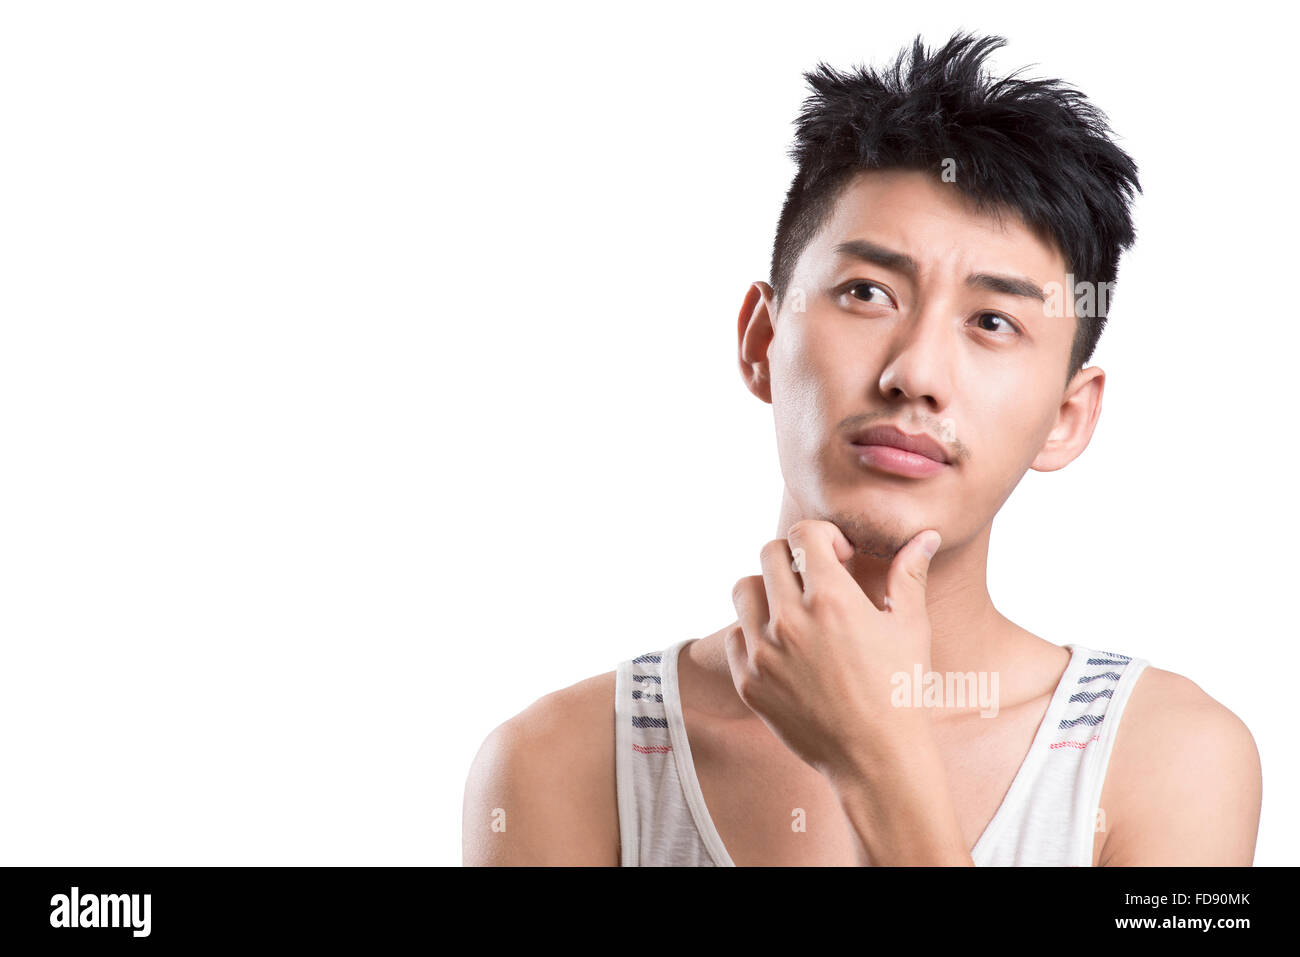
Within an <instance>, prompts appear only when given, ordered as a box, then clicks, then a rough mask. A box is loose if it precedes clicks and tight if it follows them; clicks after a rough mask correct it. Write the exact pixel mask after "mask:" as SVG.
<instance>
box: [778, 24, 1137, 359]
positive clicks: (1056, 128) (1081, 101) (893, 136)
mask: <svg viewBox="0 0 1300 957" xmlns="http://www.w3.org/2000/svg"><path fill="white" fill-rule="evenodd" d="M1005 44H1006V40H1005V39H1003V38H1002V37H996V36H986V37H979V38H976V37H975V36H973V35H971V34H969V33H963V32H958V33H955V34H954V35H953V36H952V38H951V39H950V40H949V41H948V42H947V43H946V44H945V45H944V46H943V47H942V48H940V49H939V50H937V51H933V52H930V51H927V50H926V49H925V47H924V45H923V44H922V42H921V38H920V36H918V37H917V38H916V40H915V41H913V44H912V48H911V57H910V63H906V69H905V68H904V66H905V62H906V61H907V60H908V51H907V49H906V48H904V49H903V50H901V51H900V52H899V54H898V57H897V59H896V60H895V61H894V63H893V65H892V67H888V68H886V69H884V70H882V71H879V72H877V71H876V70H873V69H868V68H866V67H858V68H857V69H856V71H851V72H848V73H840V72H837V71H836V70H834V69H833V68H831V67H830V66H827V65H826V64H825V63H818V64H817V66H816V68H815V69H813V70H812V71H811V72H808V73H805V74H804V78H805V79H806V80H807V81H808V84H809V86H810V87H811V88H812V90H813V93H812V95H811V96H809V97H808V98H807V99H806V100H805V101H804V103H803V109H802V111H801V112H800V115H799V118H798V120H797V121H796V124H797V133H796V138H795V143H794V145H793V146H792V147H791V149H790V157H791V159H793V160H794V161H795V162H796V163H797V164H798V172H797V173H796V175H795V178H794V182H793V183H792V184H791V186H790V190H789V192H788V193H787V194H786V198H785V204H784V206H783V207H782V209H781V217H780V220H779V222H778V224H777V231H776V241H775V243H774V244H773V248H772V277H771V285H772V291H773V295H774V298H775V300H776V307H777V308H778V309H779V307H780V303H781V302H783V301H784V297H785V294H786V291H787V289H788V287H789V285H790V281H791V278H792V276H793V274H794V270H795V265H796V264H797V262H798V260H799V257H800V255H801V254H802V253H803V251H804V249H805V248H806V247H807V245H808V243H809V242H810V241H811V240H812V238H813V237H814V236H815V235H816V234H817V232H818V231H819V230H820V229H821V228H822V226H823V225H824V224H825V222H826V221H827V219H828V218H829V217H830V214H831V213H832V212H833V210H834V207H835V203H836V201H837V200H838V198H839V196H840V194H841V193H842V192H843V189H844V187H845V186H847V185H848V183H849V181H850V180H851V179H852V178H853V176H854V174H856V173H858V172H860V171H862V170H879V169H916V170H923V171H924V170H929V171H932V172H935V173H936V174H938V173H939V172H941V170H942V168H943V166H942V164H943V161H944V160H945V159H951V160H955V163H956V177H955V183H954V185H956V186H957V188H958V189H959V190H961V191H962V193H963V194H965V195H966V196H967V197H968V198H969V199H970V200H972V201H973V202H974V205H975V208H976V209H977V210H979V211H980V212H982V213H988V214H992V215H994V216H996V217H1001V215H1002V214H1003V213H1004V212H1008V211H1009V212H1013V213H1015V214H1017V215H1018V216H1019V217H1020V218H1021V220H1022V221H1023V222H1024V223H1025V224H1026V225H1027V226H1028V227H1029V228H1030V230H1031V231H1033V232H1034V233H1035V234H1036V235H1038V236H1040V237H1041V238H1043V239H1045V240H1048V241H1049V242H1050V243H1051V244H1053V245H1055V247H1056V248H1057V249H1058V250H1059V251H1060V253H1061V255H1062V258H1063V259H1064V260H1065V262H1066V266H1067V270H1068V271H1069V272H1070V273H1072V274H1073V276H1074V279H1075V281H1076V282H1078V281H1084V282H1088V283H1092V284H1097V285H1093V286H1092V288H1093V289H1108V290H1109V289H1110V288H1112V286H1113V284H1114V282H1115V278H1116V275H1117V273H1118V271H1119V257H1120V253H1121V252H1122V251H1123V250H1125V249H1127V248H1128V247H1129V246H1131V245H1132V243H1133V240H1134V238H1135V235H1136V233H1135V230H1134V227H1133V221H1132V216H1131V214H1130V204H1131V202H1132V199H1133V194H1134V190H1136V191H1137V192H1141V191H1142V187H1141V185H1140V184H1139V182H1138V171H1137V166H1136V164H1135V163H1134V162H1133V160H1132V158H1130V157H1129V156H1128V154H1126V153H1125V152H1124V151H1123V150H1121V149H1120V148H1119V147H1118V146H1116V145H1115V144H1114V143H1113V142H1112V141H1111V136H1112V135H1113V133H1112V131H1111V129H1110V126H1109V124H1108V122H1107V119H1106V116H1105V115H1104V114H1103V113H1102V112H1101V111H1100V110H1098V109H1097V108H1096V107H1095V106H1093V105H1092V104H1091V103H1089V102H1088V100H1087V99H1086V98H1085V97H1084V96H1083V94H1082V93H1080V92H1079V91H1078V90H1075V89H1073V88H1071V87H1069V86H1066V85H1065V84H1064V83H1062V82H1061V81H1060V80H1053V79H1034V80H1021V79H1017V78H1016V74H1017V73H1019V72H1021V71H1019V70H1017V71H1016V72H1015V73H1012V74H1011V75H1009V76H1007V77H1005V78H1003V79H994V78H992V77H990V76H988V75H987V74H986V73H985V72H984V70H983V61H984V60H985V58H986V57H987V56H988V54H989V53H991V52H992V51H993V50H996V49H998V48H999V47H1002V46H1004V45H1005ZM1101 283H1107V284H1111V285H1108V286H1105V287H1103V286H1100V285H1099V284H1101ZM1067 294H1068V291H1067ZM1112 298H1113V297H1112ZM1098 305H1100V303H1098ZM1095 311H1096V312H1097V313H1098V314H1096V315H1094V316H1092V317H1091V318H1088V317H1081V318H1079V319H1078V324H1077V326H1076V329H1075V336H1074V344H1073V347H1072V349H1071V352H1070V361H1069V368H1068V373H1067V375H1066V381H1067V382H1068V381H1069V379H1070V378H1072V377H1073V375H1074V373H1076V372H1077V371H1078V370H1079V369H1081V368H1082V367H1083V366H1084V364H1085V363H1086V362H1087V361H1088V360H1089V359H1090V358H1092V354H1093V350H1094V349H1095V348H1096V346H1097V340H1098V339H1100V338H1101V331H1102V329H1103V328H1104V327H1105V324H1106V316H1105V315H1104V313H1103V312H1102V311H1101V310H1095Z"/></svg>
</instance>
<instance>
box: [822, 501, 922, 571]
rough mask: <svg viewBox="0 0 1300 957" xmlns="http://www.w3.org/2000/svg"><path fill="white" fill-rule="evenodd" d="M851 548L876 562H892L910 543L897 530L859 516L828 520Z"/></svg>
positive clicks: (909, 539) (842, 515)
mask: <svg viewBox="0 0 1300 957" xmlns="http://www.w3.org/2000/svg"><path fill="white" fill-rule="evenodd" d="M830 521H831V522H833V523H834V524H835V525H836V526H838V527H839V530H840V531H841V532H843V533H844V537H845V538H847V539H848V540H849V544H851V545H852V546H853V550H854V552H856V553H857V554H859V555H863V556H866V557H867V558H874V559H876V560H878V561H884V562H892V561H893V560H894V556H895V555H897V554H898V553H899V551H900V550H901V549H902V547H903V546H904V545H906V544H907V543H908V542H909V541H911V536H910V535H905V534H903V533H902V531H901V530H899V529H891V528H884V527H881V526H880V525H879V524H876V523H874V522H868V521H866V520H865V519H864V518H863V517H862V516H861V515H858V514H853V513H840V514H836V515H833V516H832V517H831V518H830Z"/></svg>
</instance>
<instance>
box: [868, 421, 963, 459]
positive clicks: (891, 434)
mask: <svg viewBox="0 0 1300 957" xmlns="http://www.w3.org/2000/svg"><path fill="white" fill-rule="evenodd" d="M849 441H850V442H852V443H853V444H854V445H886V446H889V447H891V448H895V449H902V450H903V451H904V452H913V453H915V454H917V455H924V456H925V457H926V458H928V459H933V460H934V461H936V462H943V463H945V464H947V463H949V462H951V461H952V459H951V457H950V456H949V455H948V453H947V452H946V451H945V450H944V447H943V446H942V445H940V444H939V443H938V442H937V441H935V440H934V439H932V438H931V437H930V436H928V435H926V434H925V433H924V432H922V433H921V434H919V435H908V434H907V433H906V432H901V431H899V430H898V429H896V428H894V427H893V426H892V425H875V426H872V427H871V428H869V429H863V430H861V431H859V432H857V433H856V434H854V435H853V436H851V437H850V439H849Z"/></svg>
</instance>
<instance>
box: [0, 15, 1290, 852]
mask: <svg viewBox="0 0 1300 957" xmlns="http://www.w3.org/2000/svg"><path fill="white" fill-rule="evenodd" d="M1270 6H1271V5H1261V6H1250V5H1247V4H1235V5H1234V6H1233V8H1232V15H1231V16H1227V17H1218V16H1215V17H1200V16H1186V17H1184V16H1182V15H1179V16H1178V17H1177V19H1170V20H1165V19H1162V18H1160V17H1158V16H1157V15H1156V14H1155V13H1154V12H1152V11H1151V10H1150V9H1149V8H1148V7H1147V6H1144V5H1138V4H1133V3H1122V4H1115V5H1110V6H1107V5H1103V4H1089V5H1087V7H1086V8H1077V9H1076V8H1064V7H1060V8H1058V7H1052V6H1050V5H1044V4H1042V3H1028V4H1023V5H1014V6H1013V5H1005V6H1003V5H993V4H982V5H977V6H972V5H969V4H938V3H931V4H926V5H916V4H905V5H903V6H902V7H899V6H897V5H892V4H866V3H861V2H853V3H843V4H829V3H821V4H819V3H810V2H800V3H798V4H793V3H784V4H756V3H745V4H734V5H723V4H702V3H689V4H671V3H660V4H657V5H655V6H654V7H641V8H637V9H636V10H631V9H622V8H619V9H610V8H609V7H604V6H599V5H595V4H592V5H589V6H588V5H583V6H578V5H563V6H556V5H553V4H538V5H524V4H518V5H513V4H494V5H492V6H490V7H487V8H482V7H475V8H473V9H468V7H469V5H458V6H457V7H455V8H453V7H452V6H451V5H445V4H437V3H412V4H407V3H375V2H367V3H361V2H352V3H321V2H313V3H284V2H258V3H232V2H229V0H227V2H221V3H161V2H160V3H113V4H99V3H76V4H73V3H55V2H51V3H41V4H6V5H4V6H3V8H0V9H2V10H3V14H2V15H0V136H3V149H0V244H2V245H0V335H2V339H0V647H2V649H3V651H2V654H3V659H2V661H0V749H3V750H2V753H0V759H2V765H0V774H3V778H4V782H3V787H2V788H0V863H5V864H32V865H35V864H40V865H71V864H76V865H110V864H111V865H143V864H159V865H169V864H456V863H459V861H460V830H461V800H462V794H463V788H464V783H465V777H466V773H467V771H468V769H469V765H470V762H471V760H472V758H473V756H474V754H475V752H476V750H477V748H478V746H479V744H480V743H481V742H482V740H483V738H484V737H485V736H486V735H487V733H488V732H489V731H490V730H491V729H492V728H493V727H495V726H496V725H497V724H499V723H500V722H502V721H504V720H505V719H507V718H508V717H510V716H511V715H513V714H516V713H518V712H519V711H521V710H522V709H523V708H525V707H526V706H527V705H528V704H530V703H531V702H533V701H534V700H536V699H537V698H538V697H540V696H541V695H543V694H545V693H546V692H548V691H552V690H555V689H557V688H560V687H564V686H566V685H569V684H572V683H574V682H576V681H578V680H580V679H582V678H585V677H588V676H590V675H593V674H598V673H602V672H607V671H610V670H612V669H613V668H614V666H615V665H616V664H617V662H619V661H621V660H623V659H625V658H628V657H632V656H634V655H636V654H638V653H641V652H644V651H649V650H654V649H659V648H662V647H665V646H666V645H668V644H670V643H672V642H675V641H678V640H680V639H682V638H686V637H703V636H704V635H707V634H709V633H710V632H712V631H714V630H715V629H717V628H719V627H721V626H722V625H724V624H726V623H727V622H728V621H730V620H731V619H732V618H733V617H734V615H733V609H732V605H731V598H730V591H731V586H732V584H733V583H734V582H735V581H736V579H738V578H740V577H741V576H743V575H748V574H755V573H757V571H758V550H759V548H760V547H761V546H762V544H763V543H764V542H765V541H766V540H768V539H769V538H771V537H773V535H774V534H775V531H776V518H777V505H778V502H779V497H780V491H781V477H780V473H779V470H778V468H777V459H776V452H775V443H774V436H773V427H772V420H771V407H770V406H768V405H765V404H763V403H762V402H760V401H759V400H757V399H756V398H754V397H753V396H752V395H751V394H750V393H749V392H747V391H746V389H745V388H744V386H743V385H742V383H741V379H740V375H739V372H738V370H737V365H736V343H735V320H736V315H737V312H738V310H739V308H740V304H741V300H742V297H743V295H744V292H745V289H746V287H747V286H748V284H749V283H750V282H752V281H754V280H756V279H767V278H768V275H767V267H768V259H769V256H770V251H771V242H772V235H773V232H774V230H775V226H776V218H777V214H778V212H779V210H780V203H781V200H782V198H783V196H784V193H785V189H786V188H787V186H788V184H789V180H790V178H791V176H792V175H793V172H794V169H793V165H792V164H791V162H790V161H789V159H788V158H787V155H786V149H787V148H788V146H789V144H790V141H791V137H792V134H793V128H792V126H791V121H792V120H793V118H794V116H795V115H796V112H797V110H798V108H799V105H800V103H801V101H802V100H803V98H804V96H805V95H806V92H807V91H806V88H805V85H804V81H803V78H802V73H803V72H804V71H805V70H809V69H811V68H812V67H813V66H814V65H815V64H816V63H817V61H819V60H824V61H826V62H828V63H830V64H832V65H834V66H836V67H839V68H841V69H846V68H848V67H850V66H853V65H856V64H858V63H862V62H869V63H881V62H883V61H884V60H885V59H887V58H891V57H892V56H893V55H894V53H895V52H896V51H897V50H898V49H899V48H900V47H901V46H903V45H904V44H908V43H910V41H911V39H912V37H913V36H915V35H916V34H917V33H921V34H922V35H923V36H924V38H925V39H926V41H927V42H928V43H929V44H931V45H933V46H937V45H939V44H940V43H942V42H943V41H944V40H945V39H947V37H948V36H949V35H950V34H951V33H952V31H953V30H955V29H958V28H963V29H971V30H975V31H978V32H981V33H994V34H1000V35H1003V36H1006V37H1007V38H1008V39H1009V40H1010V44H1009V46H1008V47H1006V48H1004V49H1002V50H1000V51H998V52H997V53H996V54H995V55H994V59H993V62H992V66H993V67H994V68H995V69H997V70H998V71H999V72H1003V73H1005V72H1008V71H1010V70H1012V69H1014V68H1016V67H1020V66H1026V65H1031V66H1030V69H1029V70H1028V71H1027V74H1026V75H1029V76H1041V75H1047V76H1057V77H1060V78H1062V79H1065V80H1066V81H1068V82H1070V83H1072V84H1073V85H1075V86H1077V87H1079V88H1080V89H1082V90H1083V91H1084V92H1085V93H1086V94H1087V95H1088V96H1089V97H1090V98H1091V99H1092V100H1093V101H1094V102H1095V103H1097V104H1098V105H1099V106H1100V107H1101V108H1102V109H1103V110H1105V111H1106V112H1107V114H1108V115H1109V117H1110V119H1111V122H1112V124H1113V126H1114V127H1115V129H1116V131H1117V132H1118V133H1119V134H1120V136H1121V137H1122V139H1121V141H1120V142H1121V144H1122V145H1123V146H1124V148H1125V149H1127V150H1128V151H1129V152H1130V153H1131V154H1132V155H1133V156H1134V157H1135V159H1136V160H1137V162H1138V164H1139V167H1140V171H1141V178H1142V182H1143V185H1144V187H1145V195H1144V196H1142V197H1140V198H1139V199H1138V204H1137V208H1136V215H1137V225H1138V235H1139V238H1138V244H1137V246H1136V247H1135V249H1134V250H1133V251H1132V252H1131V253H1130V254H1129V255H1128V256H1127V257H1126V258H1125V260H1124V262H1123V264H1122V266H1121V271H1120V277H1119V285H1118V287H1117V296H1116V300H1115V307H1114V310H1113V312H1112V315H1111V322H1110V325H1109V327H1108V329H1107V331H1106V333H1105V334H1104V336H1103V337H1102V340H1101V345H1100V347H1099V350H1098V352H1097V354H1096V356H1095V357H1094V360H1093V363H1094V364H1096V365H1100V366H1102V367H1103V368H1104V369H1106V371H1107V373H1108V382H1107V390H1106V395H1105V404H1104V411H1103V413H1102V417H1101V421H1100V424H1099V427H1098V431H1097V433H1096V435H1095V437H1094V439H1093V442H1092V444H1091V446H1090V447H1089V448H1088V450H1087V451H1086V452H1085V454H1084V455H1083V456H1082V457H1080V458H1079V459H1078V460H1077V461H1076V462H1074V463H1073V464H1071V465H1070V466H1069V467H1068V468H1067V469H1065V470H1063V471H1059V472H1054V473H1049V474H1040V473H1036V472H1030V473H1028V474H1027V475H1026V477H1025V479H1024V481H1023V482H1022V483H1021V485H1020V486H1019V488H1018V489H1017V491H1016V493H1015V494H1014V495H1013V496H1012V498H1011V500H1010V501H1009V502H1008V503H1007V505H1006V506H1005V507H1004V509H1003V510H1002V512H1001V513H1000V515H999V517H998V520H997V522H996V527H995V532H996V534H995V535H994V538H993V547H992V554H991V556H990V570H989V572H990V581H989V588H990V592H991V594H992V595H993V598H994V601H995V603H996V604H997V606H998V608H999V609H1000V610H1001V611H1002V612H1003V613H1004V614H1006V615H1008V616H1009V617H1010V618H1012V619H1013V620H1014V621H1016V622H1017V623H1019V624H1021V625H1023V626H1024V627H1026V628H1028V629H1030V630H1031V631H1033V632H1035V633H1036V634H1039V635H1042V636H1043V637H1045V638H1048V639H1049V640H1052V641H1055V642H1057V643H1061V644H1064V643H1066V642H1068V641H1082V642H1084V643H1086V644H1090V645H1092V646H1094V647H1103V648H1107V649H1112V650H1117V651H1121V652H1124V653H1127V654H1132V655H1139V656H1142V657H1145V658H1147V659H1149V660H1150V661H1151V662H1152V663H1153V664H1154V665H1156V666H1157V667H1161V668H1166V669H1169V670H1172V671H1175V672H1178V673H1180V674H1184V675H1187V676H1188V677H1190V678H1192V679H1193V680H1194V681H1196V682H1197V683H1198V684H1199V685H1200V686H1201V687H1202V688H1204V689H1205V690H1206V691H1207V692H1208V693H1209V694H1210V695H1212V696H1213V697H1215V698H1216V699H1218V700H1219V701H1221V702H1222V703H1224V704H1225V705H1227V706H1228V707H1229V708H1231V709H1232V710H1233V711H1235V712H1236V713H1237V714H1238V715H1240V716H1241V718H1242V719H1243V720H1244V721H1245V722H1246V724H1247V725H1248V726H1249V727H1250V729H1251V730H1252V732H1253V733H1254V735H1255V739H1256V742H1257V743H1258V746H1259V750H1260V753H1261V756H1262V760H1263V766H1264V811H1263V820H1262V824H1261V828H1260V835H1259V843H1258V852H1257V855H1256V863H1257V864H1296V863H1300V855H1298V854H1297V851H1298V850H1300V835H1298V830H1297V824H1296V819H1295V816H1294V814H1293V813H1291V812H1292V809H1293V808H1294V807H1295V806H1296V802H1297V798H1300V794H1298V793H1297V786H1296V776H1295V770H1294V763H1293V762H1294V755H1295V753H1296V745H1295V741H1294V727H1293V724H1294V722H1293V715H1294V709H1295V694H1294V684H1295V681H1296V677H1297V674H1300V670H1298V669H1297V665H1298V664H1300V662H1297V657H1298V656H1297V651H1296V639H1297V629H1296V626H1295V624H1294V616H1293V610H1292V605H1291V600H1292V596H1293V594H1294V586H1293V579H1294V570H1295V565H1294V561H1293V559H1292V552H1291V545H1292V543H1293V541H1294V539H1295V537H1296V533H1297V521H1296V507H1295V498H1294V495H1293V489H1294V487H1295V466H1296V455H1295V442H1296V440H1295V437H1294V421H1293V420H1294V410H1293V406H1294V397H1295V385H1296V374H1295V371H1294V369H1295V364H1296V354H1297V346H1298V345H1300V342H1298V341H1297V340H1298V339H1300V336H1297V328H1296V307H1295V301H1296V300H1295V297H1294V295H1293V294H1292V292H1291V289H1290V285H1291V282H1292V281H1293V279H1294V276H1295V268H1294V259H1295V253H1296V248H1297V243H1296V240H1295V224H1296V221H1297V212H1298V211H1297V208H1296V207H1297V202H1296V198H1295V188H1296V187H1295V171H1294V169H1293V167H1294V164H1295V161H1296V156H1297V152H1296V136H1295V132H1294V109H1293V99H1292V74H1291V70H1292V67H1293V66H1294V56H1293V52H1292V43H1293V38H1294V33H1293V31H1292V29H1291V26H1293V25H1291V26H1285V27H1284V25H1283V24H1281V23H1278V22H1276V21H1275V20H1274V19H1272V18H1274V17H1277V16H1282V15H1283V14H1281V13H1278V12H1269V7H1270ZM1277 9H1278V8H1276V7H1274V8H1273V11H1276V10H1277ZM1080 13H1082V14H1083V15H1080ZM611 707H612V702H611ZM1206 826H1207V827H1213V826H1214V822H1212V821H1207V822H1206Z"/></svg>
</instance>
